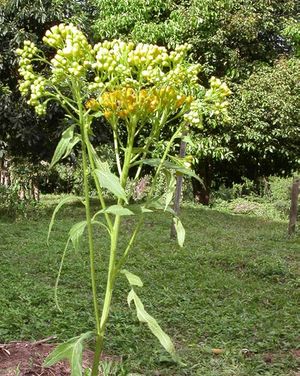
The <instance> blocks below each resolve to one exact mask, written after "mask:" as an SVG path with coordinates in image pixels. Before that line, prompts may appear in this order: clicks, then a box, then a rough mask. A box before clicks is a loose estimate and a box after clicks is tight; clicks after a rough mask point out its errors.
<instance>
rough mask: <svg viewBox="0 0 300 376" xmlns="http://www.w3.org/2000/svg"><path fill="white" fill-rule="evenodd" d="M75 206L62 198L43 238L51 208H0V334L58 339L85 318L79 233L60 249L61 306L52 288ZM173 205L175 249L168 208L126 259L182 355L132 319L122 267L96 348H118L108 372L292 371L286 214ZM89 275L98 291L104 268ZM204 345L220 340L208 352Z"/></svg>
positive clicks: (206, 375)
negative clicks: (24, 214)
mask: <svg viewBox="0 0 300 376" xmlns="http://www.w3.org/2000/svg"><path fill="white" fill-rule="evenodd" d="M83 216H84V213H83V209H81V208H80V207H78V206H76V205H71V206H68V207H66V208H65V209H64V210H63V211H62V212H61V214H59V216H58V221H57V223H56V225H55V226H54V229H53V234H52V240H51V242H50V246H49V247H47V246H46V236H47V229H48V224H49V219H50V211H49V208H48V209H47V208H46V209H45V211H41V212H40V213H38V214H37V215H36V218H35V219H34V220H33V219H32V220H30V219H27V220H21V221H18V222H16V223H10V222H9V221H7V220H5V219H3V218H2V219H1V220H0V237H1V242H0V257H1V262H0V278H1V287H0V317H1V319H0V341H1V343H4V342H6V341H11V340H20V339H29V340H30V339H40V338H45V337H47V336H51V335H54V334H55V335H57V337H58V338H59V340H65V339H67V338H70V337H73V336H75V335H78V334H80V333H82V332H86V331H88V330H91V329H93V316H92V310H91V307H92V304H91V292H90V283H89V279H88V272H89V264H88V259H87V253H88V251H87V248H86V246H84V244H83V245H82V249H81V251H80V252H78V253H76V252H74V251H73V250H71V249H70V251H69V252H68V254H67V258H66V262H65V265H64V268H63V273H62V279H61V283H60V287H59V301H60V304H61V307H62V309H63V312H59V311H58V310H57V308H56V307H55V304H54V299H53V291H54V290H53V287H54V283H55V278H56V273H57V270H58V266H59V262H60V256H61V253H62V250H63V248H64V245H65V241H66V238H67V232H68V229H69V228H70V227H71V226H72V224H74V223H75V222H78V221H80V220H82V219H83ZM181 217H182V221H183V223H184V225H185V228H186V233H187V234H186V243H185V246H184V248H183V249H179V248H178V246H177V245H176V243H175V242H174V241H171V240H170V239H169V230H170V218H169V217H168V216H167V215H162V214H161V213H159V214H154V215H149V217H147V218H146V223H145V226H144V231H143V232H142V233H141V234H140V236H139V238H138V241H137V243H136V245H135V247H134V250H133V252H132V254H131V257H130V260H129V263H128V264H127V266H126V268H127V269H128V270H129V271H131V272H133V273H135V274H137V275H139V276H140V277H141V279H142V280H143V282H144V287H143V288H142V289H139V291H138V294H139V296H140V298H141V300H142V301H143V302H144V305H145V308H146V309H147V310H148V312H149V313H150V314H152V315H153V316H154V317H155V318H156V319H157V320H158V321H159V323H160V324H161V326H162V327H163V328H164V329H165V331H166V332H167V333H168V334H169V335H170V336H171V337H172V338H173V340H174V342H175V344H176V348H177V349H178V353H179V355H180V356H181V358H182V360H183V361H184V363H186V366H185V367H180V366H178V365H176V364H174V363H172V362H171V361H170V358H169V357H168V354H167V353H165V352H164V350H163V349H162V348H161V347H160V345H159V343H158V342H157V340H156V339H155V338H154V337H152V335H151V334H150V332H149V331H148V328H147V327H146V326H145V325H144V324H140V323H139V322H138V321H137V318H136V315H135V311H134V310H133V309H130V308H129V307H128V306H127V301H126V298H127V293H128V292H129V286H128V283H127V281H126V280H125V278H124V277H120V278H119V280H118V283H117V284H118V285H117V289H116V290H115V293H114V300H113V307H112V311H111V318H110V322H109V326H108V332H107V341H106V348H105V352H106V353H107V354H113V355H118V356H122V357H123V365H122V367H119V368H120V369H119V371H118V373H116V374H118V375H128V374H130V373H132V374H135V375H137V374H139V375H151V376H153V375H172V376H173V375H199V376H225V375H226V376H255V375H265V376H267V375H268V376H271V375H274V376H288V375H297V354H298V360H299V352H300V350H299V316H298V314H299V258H300V257H299V254H300V236H299V233H298V235H296V236H295V237H293V238H291V239H289V238H288V237H287V236H286V227H287V223H284V222H272V221H270V220H264V219H261V218H254V217H247V216H240V215H229V214H226V213H220V212H217V211H213V210H210V209H203V208H200V207H199V208H195V207H186V208H184V209H183V210H182V216H181ZM132 225H133V219H132V218H130V219H128V220H127V221H126V222H125V223H124V225H123V228H122V238H123V239H125V238H127V237H128V236H129V229H130V228H131V227H132ZM97 231H98V235H99V237H98V241H97V249H101V250H102V251H101V252H102V253H103V258H102V261H101V262H100V260H99V262H98V265H99V268H100V269H103V270H104V267H103V264H105V263H106V262H107V257H106V256H107V255H106V253H107V252H106V251H107V248H108V243H107V238H106V237H105V233H104V232H101V231H99V230H97ZM121 240H122V239H121ZM100 274H101V273H100ZM102 275H103V274H102ZM98 285H99V291H103V290H104V278H103V280H99V281H98ZM297 316H298V317H297ZM213 349H222V350H223V352H222V354H219V355H216V354H214V353H213ZM297 349H298V351H297ZM298 372H300V370H299V368H298Z"/></svg>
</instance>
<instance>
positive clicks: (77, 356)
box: [43, 332, 93, 376]
mask: <svg viewBox="0 0 300 376" xmlns="http://www.w3.org/2000/svg"><path fill="white" fill-rule="evenodd" d="M92 334H93V332H87V333H84V334H81V335H80V336H78V337H74V338H71V339H70V340H68V341H67V342H65V343H62V344H60V345H58V346H57V347H56V349H54V351H52V352H51V353H50V354H49V355H48V356H47V358H46V359H45V361H44V364H43V367H51V366H52V365H53V364H56V363H57V362H59V361H61V360H68V361H69V363H70V366H71V376H82V351H83V341H84V340H86V339H88V338H89V337H91V335H92Z"/></svg>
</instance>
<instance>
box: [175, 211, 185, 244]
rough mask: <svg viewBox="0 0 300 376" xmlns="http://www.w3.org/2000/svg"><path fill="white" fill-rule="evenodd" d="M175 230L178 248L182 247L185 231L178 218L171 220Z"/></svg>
mask: <svg viewBox="0 0 300 376" xmlns="http://www.w3.org/2000/svg"><path fill="white" fill-rule="evenodd" d="M173 221H174V226H175V230H176V233H177V241H178V244H179V246H180V247H183V244H184V239H185V229H184V227H183V225H182V223H181V220H180V219H179V218H178V217H174V218H173Z"/></svg>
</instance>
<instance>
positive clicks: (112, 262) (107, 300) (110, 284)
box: [91, 124, 134, 376]
mask: <svg viewBox="0 0 300 376" xmlns="http://www.w3.org/2000/svg"><path fill="white" fill-rule="evenodd" d="M133 130H134V124H133ZM132 134H134V133H132ZM132 134H129V135H128V139H127V147H126V151H125V158H124V164H123V169H122V172H121V185H122V186H123V188H124V187H125V185H126V181H127V177H128V172H129V169H130V158H131V154H132V148H133V142H134V136H133V135H132ZM121 203H122V200H121V199H119V200H118V204H121ZM120 225H121V217H120V216H119V215H116V218H115V221H114V225H113V228H112V230H111V246H110V258H109V265H108V274H107V284H106V291H105V297H104V302H103V308H102V314H101V319H100V333H99V335H97V340H96V348H95V354H94V361H93V368H92V373H91V376H98V372H99V362H100V357H101V353H102V350H103V345H104V334H105V329H106V323H107V320H108V316H109V311H110V306H111V300H112V294H113V290H114V284H115V280H116V276H117V271H118V269H117V268H116V254H117V247H118V238H119V233H120Z"/></svg>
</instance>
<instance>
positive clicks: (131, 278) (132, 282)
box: [121, 269, 143, 287]
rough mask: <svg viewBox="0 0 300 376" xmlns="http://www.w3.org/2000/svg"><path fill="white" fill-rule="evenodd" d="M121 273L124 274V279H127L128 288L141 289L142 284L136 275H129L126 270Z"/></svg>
mask: <svg viewBox="0 0 300 376" xmlns="http://www.w3.org/2000/svg"><path fill="white" fill-rule="evenodd" d="M121 273H123V274H125V276H126V278H127V279H128V282H129V284H130V286H138V287H143V282H142V280H141V278H140V277H138V276H137V275H135V274H133V273H130V272H129V271H128V270H126V269H123V270H121Z"/></svg>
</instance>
